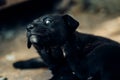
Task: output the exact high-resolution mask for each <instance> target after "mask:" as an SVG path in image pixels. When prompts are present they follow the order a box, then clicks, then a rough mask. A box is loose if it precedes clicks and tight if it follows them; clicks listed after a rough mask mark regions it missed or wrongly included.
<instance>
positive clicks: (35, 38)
mask: <svg viewBox="0 0 120 80" xmlns="http://www.w3.org/2000/svg"><path fill="white" fill-rule="evenodd" d="M30 41H31V43H37V42H38V40H37V37H36V36H35V35H32V36H30Z"/></svg>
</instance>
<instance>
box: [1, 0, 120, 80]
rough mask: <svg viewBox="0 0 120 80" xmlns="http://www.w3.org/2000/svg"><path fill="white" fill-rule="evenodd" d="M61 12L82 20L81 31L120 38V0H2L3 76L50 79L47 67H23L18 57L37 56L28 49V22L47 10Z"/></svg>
mask: <svg viewBox="0 0 120 80" xmlns="http://www.w3.org/2000/svg"><path fill="white" fill-rule="evenodd" d="M51 12H60V13H62V14H63V13H64V14H65V13H67V14H70V15H71V16H73V17H74V18H75V19H76V20H78V21H79V22H80V26H79V28H78V29H77V30H78V31H79V32H82V33H89V34H93V35H100V36H103V37H107V38H110V39H112V40H115V41H118V42H120V0H0V80H4V79H1V78H7V79H8V80H48V79H49V78H50V77H51V76H52V75H51V73H50V71H49V70H47V69H45V68H40V69H26V70H20V69H15V68H14V67H13V63H15V62H17V61H24V60H29V59H32V58H35V57H38V54H37V52H36V51H35V49H34V48H32V49H27V46H26V30H25V29H26V25H27V24H28V23H30V22H31V21H32V20H33V19H36V18H38V17H40V16H41V15H44V14H46V13H51Z"/></svg>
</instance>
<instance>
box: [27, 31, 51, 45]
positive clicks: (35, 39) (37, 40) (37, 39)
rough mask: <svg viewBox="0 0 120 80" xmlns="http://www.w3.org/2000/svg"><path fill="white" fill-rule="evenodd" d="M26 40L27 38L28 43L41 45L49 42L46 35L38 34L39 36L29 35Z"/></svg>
mask: <svg viewBox="0 0 120 80" xmlns="http://www.w3.org/2000/svg"><path fill="white" fill-rule="evenodd" d="M28 38H29V40H30V42H31V43H33V44H38V43H39V44H42V43H45V42H47V41H49V37H48V35H46V34H40V33H39V34H38V33H36V34H29V36H28Z"/></svg>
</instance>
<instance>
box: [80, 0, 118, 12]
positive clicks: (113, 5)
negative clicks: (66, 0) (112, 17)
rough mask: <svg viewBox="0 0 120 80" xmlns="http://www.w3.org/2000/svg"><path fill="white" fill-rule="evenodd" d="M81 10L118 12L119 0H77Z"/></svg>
mask: <svg viewBox="0 0 120 80" xmlns="http://www.w3.org/2000/svg"><path fill="white" fill-rule="evenodd" d="M78 1H79V2H80V6H81V10H87V11H90V12H106V13H116V12H120V0H78Z"/></svg>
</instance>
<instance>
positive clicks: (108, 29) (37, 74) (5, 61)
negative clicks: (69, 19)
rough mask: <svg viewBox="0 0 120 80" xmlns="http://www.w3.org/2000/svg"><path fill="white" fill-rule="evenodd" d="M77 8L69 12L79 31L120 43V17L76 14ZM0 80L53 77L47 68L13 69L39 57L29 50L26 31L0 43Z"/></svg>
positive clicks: (27, 79) (30, 79)
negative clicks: (18, 63)
mask: <svg viewBox="0 0 120 80" xmlns="http://www.w3.org/2000/svg"><path fill="white" fill-rule="evenodd" d="M76 11H77V8H76V9H74V10H73V11H71V12H69V14H71V15H72V16H74V17H75V19H77V20H78V21H79V22H80V26H79V28H78V31H80V32H84V33H90V34H94V35H100V36H104V37H108V38H111V39H113V40H116V41H118V42H120V16H119V15H117V16H114V15H112V16H108V15H106V14H102V13H100V14H92V13H90V14H88V13H79V12H76ZM0 42H1V43H0V80H2V79H1V78H2V77H6V78H7V79H8V80H48V79H49V78H50V77H52V75H51V73H50V71H49V70H48V69H45V68H40V69H26V70H20V69H15V68H14V67H13V63H14V62H17V61H22V60H28V59H32V58H34V57H38V56H39V55H38V54H37V53H36V51H35V49H34V48H32V49H27V47H26V35H25V30H23V31H21V33H19V34H18V35H17V37H15V38H14V39H12V40H1V41H0Z"/></svg>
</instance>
